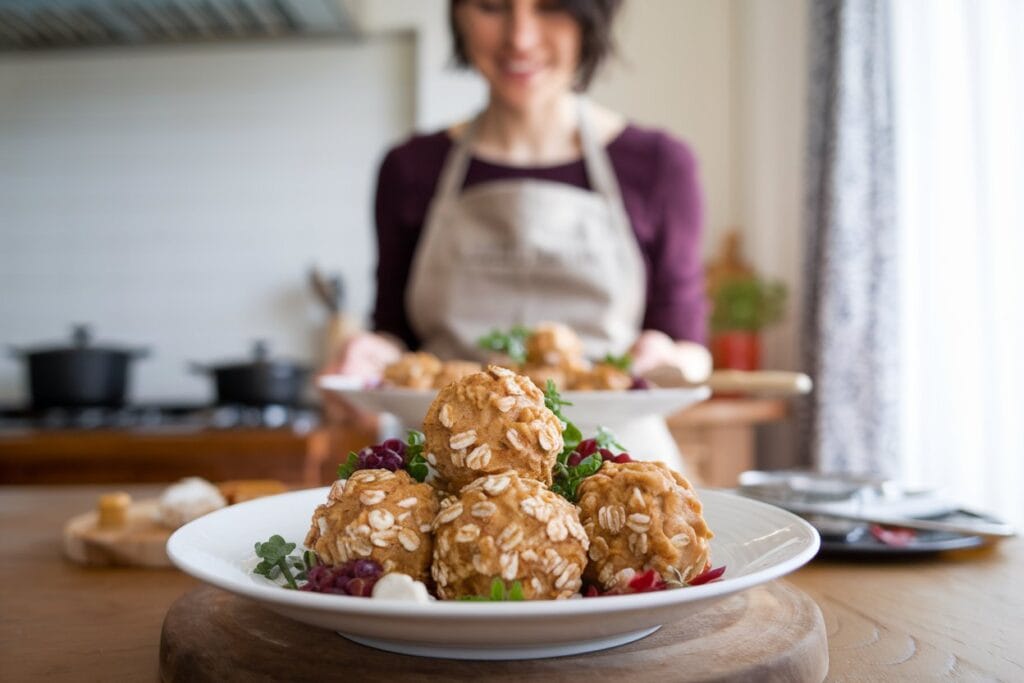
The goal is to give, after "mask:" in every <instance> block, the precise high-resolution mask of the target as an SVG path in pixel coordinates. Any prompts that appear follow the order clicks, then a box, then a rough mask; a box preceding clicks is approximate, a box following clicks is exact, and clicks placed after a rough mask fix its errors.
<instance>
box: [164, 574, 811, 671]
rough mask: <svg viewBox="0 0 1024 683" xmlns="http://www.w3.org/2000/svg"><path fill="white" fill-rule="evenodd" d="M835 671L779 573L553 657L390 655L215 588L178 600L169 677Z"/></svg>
mask: <svg viewBox="0 0 1024 683" xmlns="http://www.w3.org/2000/svg"><path fill="white" fill-rule="evenodd" d="M592 599H599V598H592ZM827 672H828V643H827V640H826V637H825V622H824V620H823V619H822V616H821V610H819V609H818V605H817V604H815V602H814V601H813V600H811V598H810V597H808V596H807V594H805V593H803V592H802V591H800V590H798V589H797V588H795V587H793V586H791V585H789V584H786V583H782V582H778V581H776V582H773V583H770V584H767V585H764V586H758V587H756V588H752V589H750V590H748V591H745V592H743V593H740V594H739V595H735V596H733V597H731V598H728V599H726V600H723V601H722V602H719V603H717V604H716V605H714V606H712V607H711V608H709V609H707V610H705V611H704V612H702V613H700V614H698V615H696V616H694V617H692V618H690V619H688V620H686V621H683V622H678V623H675V624H669V625H667V626H664V627H662V628H661V629H660V630H658V631H657V632H655V633H654V634H652V635H650V636H648V637H646V638H643V639H641V640H638V641H636V642H633V643H630V644H628V645H623V646H622V647H617V648H612V649H610V650H602V651H600V652H591V653H588V654H583V655H576V656H572V657H558V658H553V659H533V660H519V661H498V662H490V661H465V660H454V659H430V658H426V657H411V656H406V655H399V654H393V653H390V652H382V651H380V650H375V649H372V648H368V647H364V646H362V645H357V644H356V643H353V642H351V641H349V640H347V639H345V638H343V637H342V636H339V635H338V634H336V633H334V632H332V631H327V630H324V629H318V628H314V627H312V626H306V625H305V624H300V623H298V622H296V621H291V620H289V619H286V618H285V617H281V616H278V615H276V614H274V613H272V612H270V611H268V610H265V609H263V608H262V607H260V606H259V605H258V604H257V603H254V602H250V601H248V600H245V599H243V598H239V597H237V596H235V595H232V594H230V593H226V592H224V591H221V590H217V589H215V588H209V587H202V588H197V589H195V590H193V591H191V592H189V593H186V594H185V595H184V596H182V597H181V598H179V599H178V600H177V602H175V603H174V604H173V605H172V606H171V608H170V609H169V610H168V612H167V616H166V617H165V618H164V625H163V632H162V633H161V635H160V678H161V680H163V681H291V680H296V681H322V680H348V681H364V680H388V681H450V680H470V679H472V680H476V681H479V680H486V681H513V680H522V679H524V678H529V679H530V680H539V681H556V680H557V681H563V680H577V681H586V683H594V682H597V681H615V682H616V683H636V682H637V681H683V680H685V681H815V682H817V681H821V680H823V679H824V678H825V674H826V673H827Z"/></svg>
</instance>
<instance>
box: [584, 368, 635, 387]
mask: <svg viewBox="0 0 1024 683" xmlns="http://www.w3.org/2000/svg"><path fill="white" fill-rule="evenodd" d="M632 385H633V377H632V375H630V374H629V373H628V372H623V371H622V370H620V369H619V368H617V367H615V366H614V365H610V364H608V363H596V364H594V367H592V368H590V369H586V370H581V371H577V372H574V373H572V375H571V377H570V387H571V388H572V390H573V391H625V390H627V389H629V388H630V387H631V386H632Z"/></svg>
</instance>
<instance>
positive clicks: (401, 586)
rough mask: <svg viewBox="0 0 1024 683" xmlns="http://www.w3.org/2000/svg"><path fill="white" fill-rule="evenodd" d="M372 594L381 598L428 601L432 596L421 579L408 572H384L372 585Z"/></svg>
mask: <svg viewBox="0 0 1024 683" xmlns="http://www.w3.org/2000/svg"><path fill="white" fill-rule="evenodd" d="M372 596H373V597H375V598H381V599H382V600H408V601H409V602H430V601H431V600H432V599H433V598H431V597H430V593H428V592H427V587H426V586H425V585H424V584H423V582H422V581H416V580H415V579H413V578H412V577H411V576H409V575H408V574H398V573H392V574H385V575H384V576H382V577H380V579H378V580H377V583H375V584H374V585H373V593H372Z"/></svg>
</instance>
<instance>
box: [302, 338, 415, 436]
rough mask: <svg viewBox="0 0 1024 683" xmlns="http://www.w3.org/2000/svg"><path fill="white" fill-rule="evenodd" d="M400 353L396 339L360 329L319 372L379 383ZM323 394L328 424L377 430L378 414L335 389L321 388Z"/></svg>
mask: <svg viewBox="0 0 1024 683" xmlns="http://www.w3.org/2000/svg"><path fill="white" fill-rule="evenodd" d="M401 355H402V349H401V347H399V346H398V344H396V343H395V342H392V341H391V340H389V339H387V338H385V337H383V336H381V335H379V334H373V333H372V332H357V333H356V334H354V335H352V336H351V337H349V338H348V339H347V340H345V343H344V344H342V346H341V349H339V350H338V353H337V355H336V356H335V358H333V359H332V361H331V362H330V363H328V364H327V365H326V366H325V367H324V368H323V369H321V370H320V373H319V374H320V375H346V376H349V377H353V378H356V379H358V380H360V381H361V382H363V383H367V384H368V383H372V382H377V381H379V380H380V378H381V376H382V375H383V374H384V368H386V367H387V366H388V365H389V364H391V363H393V362H395V361H396V360H398V358H399V357H400V356H401ZM320 395H321V398H322V399H323V408H324V417H325V419H326V420H327V422H328V423H330V424H335V425H355V426H357V427H359V428H362V429H366V430H368V431H376V430H377V424H378V420H377V415H376V414H374V413H369V412H367V411H365V410H360V409H359V408H357V407H355V406H354V405H352V404H351V403H349V402H348V401H346V400H345V399H343V398H341V397H340V396H338V395H337V394H335V393H334V392H329V391H321V392H320Z"/></svg>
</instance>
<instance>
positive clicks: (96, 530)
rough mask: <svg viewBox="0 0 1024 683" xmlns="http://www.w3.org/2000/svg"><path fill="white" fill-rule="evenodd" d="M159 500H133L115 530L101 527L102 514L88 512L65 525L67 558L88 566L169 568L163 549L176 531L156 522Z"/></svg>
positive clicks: (169, 563)
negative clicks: (122, 521)
mask: <svg viewBox="0 0 1024 683" xmlns="http://www.w3.org/2000/svg"><path fill="white" fill-rule="evenodd" d="M157 504H158V501H157V500H156V499H153V500H139V501H132V503H131V504H130V505H129V506H128V510H127V512H126V518H125V523H124V525H123V526H119V527H117V528H115V529H103V528H100V527H99V525H98V522H99V513H98V512H96V511H95V510H92V511H90V512H85V513H82V514H80V515H77V516H75V517H72V518H71V519H70V520H68V522H67V524H65V525H64V555H65V556H66V557H67V558H68V559H69V560H71V561H73V562H77V563H79V564H84V565H89V566H102V567H110V566H119V567H128V566H131V567H170V566H171V561H170V560H169V559H168V558H167V552H166V550H164V548H165V546H166V545H167V539H168V538H169V537H170V535H171V534H172V533H173V532H174V530H173V529H169V528H167V527H165V526H163V525H161V524H159V523H158V522H157V521H156V511H157Z"/></svg>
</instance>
